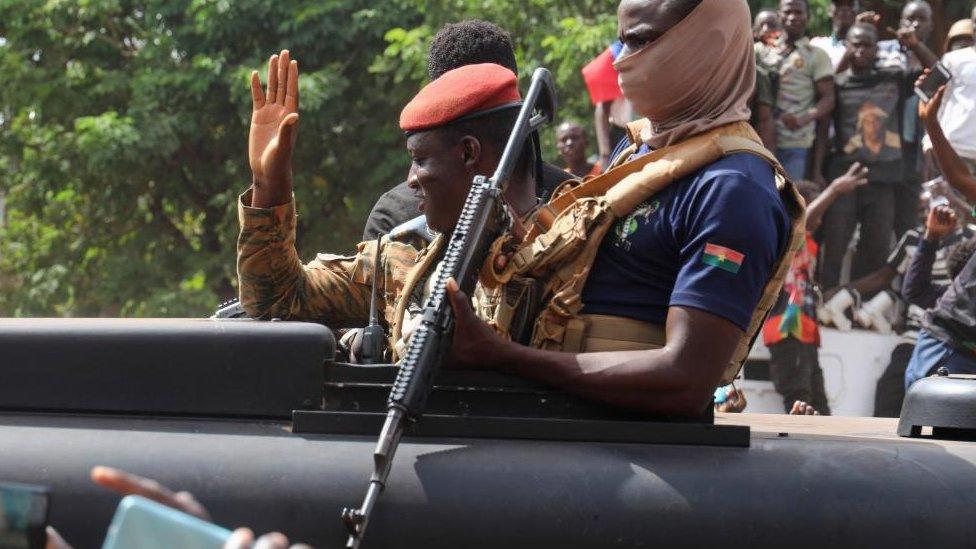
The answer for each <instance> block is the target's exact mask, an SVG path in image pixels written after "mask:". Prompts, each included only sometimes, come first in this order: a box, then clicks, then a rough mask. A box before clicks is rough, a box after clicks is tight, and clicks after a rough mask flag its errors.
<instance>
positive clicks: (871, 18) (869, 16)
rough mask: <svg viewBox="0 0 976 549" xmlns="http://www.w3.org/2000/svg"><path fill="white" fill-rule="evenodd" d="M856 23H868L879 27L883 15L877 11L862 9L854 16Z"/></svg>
mask: <svg viewBox="0 0 976 549" xmlns="http://www.w3.org/2000/svg"><path fill="white" fill-rule="evenodd" d="M854 22H855V23H867V24H868V25H874V26H875V27H877V26H878V25H880V24H881V15H880V14H879V13H878V12H876V11H862V12H861V13H859V14H857V17H855V18H854Z"/></svg>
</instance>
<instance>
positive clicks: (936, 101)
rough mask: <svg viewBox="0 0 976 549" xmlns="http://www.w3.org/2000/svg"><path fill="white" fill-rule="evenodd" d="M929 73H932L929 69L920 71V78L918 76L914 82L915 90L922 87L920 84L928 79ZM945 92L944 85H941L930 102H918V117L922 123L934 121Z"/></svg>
mask: <svg viewBox="0 0 976 549" xmlns="http://www.w3.org/2000/svg"><path fill="white" fill-rule="evenodd" d="M930 72H932V71H931V69H925V70H924V71H922V76H919V77H918V80H916V81H915V87H916V88H918V87H921V86H922V83H923V82H925V79H926V78H927V77H928V75H929V73H930ZM945 90H946V87H945V85H942V86H940V87H939V89H938V90H936V92H935V93H934V94H933V95H932V100H931V101H928V102H924V101H919V102H918V117H919V118H921V119H922V121H923V122H929V121H931V122H934V121H935V120H936V117H937V116H938V115H939V107H941V106H942V97H943V96H944V95H945Z"/></svg>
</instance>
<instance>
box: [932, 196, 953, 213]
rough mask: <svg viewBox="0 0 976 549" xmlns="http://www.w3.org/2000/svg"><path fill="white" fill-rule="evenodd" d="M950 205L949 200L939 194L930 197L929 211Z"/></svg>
mask: <svg viewBox="0 0 976 549" xmlns="http://www.w3.org/2000/svg"><path fill="white" fill-rule="evenodd" d="M948 205H949V199H948V198H946V197H945V196H944V195H941V194H937V195H932V196H930V197H929V211H932V210H934V209H936V208H938V207H939V206H948Z"/></svg>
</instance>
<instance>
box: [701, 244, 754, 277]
mask: <svg viewBox="0 0 976 549" xmlns="http://www.w3.org/2000/svg"><path fill="white" fill-rule="evenodd" d="M745 258H746V256H745V255H743V254H741V253H739V252H737V251H735V250H733V249H731V248H726V247H725V246H719V245H717V244H712V243H711V242H709V243H707V244H705V251H704V252H703V253H702V263H704V264H706V265H711V266H712V267H718V268H719V269H722V270H724V271H728V272H730V273H732V274H736V273H738V272H739V269H740V268H742V260H743V259H745Z"/></svg>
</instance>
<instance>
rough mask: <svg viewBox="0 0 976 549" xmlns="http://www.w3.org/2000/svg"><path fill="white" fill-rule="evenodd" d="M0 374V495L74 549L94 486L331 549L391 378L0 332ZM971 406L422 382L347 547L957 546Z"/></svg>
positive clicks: (31, 324) (178, 331)
mask: <svg viewBox="0 0 976 549" xmlns="http://www.w3.org/2000/svg"><path fill="white" fill-rule="evenodd" d="M0 357H2V361H3V364H2V367H0V406H2V412H0V480H4V481H17V482H26V483H34V484H43V485H47V486H49V487H50V488H51V494H52V497H51V503H52V509H51V516H50V519H51V524H52V525H54V526H55V527H56V528H58V530H59V531H60V532H61V533H62V534H63V535H64V537H65V538H66V539H68V540H69V541H70V542H72V543H73V544H74V545H75V546H76V547H93V546H98V544H100V543H101V539H102V538H103V536H104V535H105V531H106V528H107V526H108V523H109V520H110V518H111V515H112V512H113V510H114V508H115V506H116V504H117V503H118V497H117V496H115V495H113V494H109V493H106V492H105V491H103V490H102V489H100V488H98V487H96V486H94V485H92V484H91V483H90V482H89V481H88V471H89V469H90V468H91V467H92V466H94V465H110V466H115V467H119V468H122V469H125V470H128V471H131V472H134V473H137V474H140V475H145V476H149V477H152V478H155V479H157V480H159V481H161V482H163V483H164V484H167V485H169V486H171V487H173V488H176V489H181V490H189V491H191V492H193V493H194V494H195V495H196V496H197V498H198V499H200V500H201V501H202V502H203V503H204V505H206V506H207V507H208V509H209V510H210V511H211V513H212V515H213V518H214V520H215V522H217V523H219V524H222V525H224V526H227V527H230V528H233V527H236V526H240V525H247V526H249V527H251V528H253V529H254V530H255V531H270V530H280V531H282V532H284V533H286V534H287V535H288V536H289V537H290V538H291V539H292V540H294V541H304V542H307V543H310V544H313V545H315V546H317V547H340V546H342V545H343V544H344V543H345V541H346V537H347V531H346V527H345V526H344V525H343V524H342V522H341V521H340V520H339V515H340V512H341V510H342V509H343V508H344V507H347V506H349V505H350V504H354V503H356V502H358V501H359V500H360V498H361V497H362V493H363V488H364V486H365V484H366V482H367V481H368V479H369V475H370V472H371V471H372V469H373V463H372V452H373V448H374V446H375V443H376V436H377V433H378V432H379V430H380V426H381V423H382V421H383V418H384V415H385V413H384V412H385V401H386V395H387V393H388V391H389V387H390V385H391V384H392V382H393V379H394V371H393V368H392V367H390V366H384V365H378V366H354V365H348V364H343V363H341V362H338V361H337V359H336V354H335V343H334V338H333V335H332V333H331V332H330V331H329V329H328V328H326V327H324V326H321V325H318V324H308V323H295V322H258V321H251V320H202V319H201V320H190V319H187V320H149V319H145V320H137V319H132V320H120V319H5V320H0ZM974 393H976V380H973V379H967V378H956V377H943V378H929V379H926V380H923V381H921V382H919V383H918V384H916V385H915V386H914V387H913V389H912V391H910V393H909V395H908V396H907V398H906V405H905V412H904V414H903V417H902V418H901V421H900V423H899V421H898V420H895V419H890V420H887V419H874V418H845V417H817V416H782V415H775V416H774V415H764V414H728V415H726V414H716V417H715V418H714V420H712V421H699V422H691V423H689V422H677V421H673V420H671V419H670V418H660V417H646V416H639V415H635V414H628V413H623V412H620V411H615V410H611V409H607V408H603V407H601V406H599V405H595V404H593V403H590V402H586V401H583V400H580V399H577V398H575V397H573V396H570V395H566V394H563V393H561V392H559V391H557V390H554V389H552V388H551V387H547V386H543V385H539V384H536V383H532V382H528V381H526V380H522V379H515V378H509V377H505V376H500V375H494V374H491V375H489V374H488V373H485V372H466V371H442V372H439V373H438V375H437V377H436V380H435V389H434V391H433V393H432V394H431V397H430V400H429V405H428V409H427V413H426V415H425V416H423V417H422V418H421V419H420V420H419V421H418V422H416V423H415V424H413V426H412V427H411V429H410V430H409V431H408V432H407V434H406V435H405V436H404V438H403V441H402V443H401V446H400V449H399V452H398V455H397V456H396V459H395V462H394V464H393V469H392V472H391V474H390V478H389V484H388V485H387V486H386V489H385V492H384V494H383V497H382V498H381V499H380V500H379V502H378V504H377V506H376V509H375V512H374V514H373V517H372V519H371V525H370V531H369V533H368V535H367V536H366V537H365V539H364V541H363V544H364V546H365V547H461V546H464V547H650V546H659V547H691V546H694V547H699V546H716V547H730V546H731V547H767V546H783V545H787V544H788V545H793V546H800V547H807V546H815V545H816V546H821V547H822V546H834V547H839V546H843V547H846V546H861V547H881V546H884V547H920V546H940V547H960V546H972V545H973V544H974V543H976V542H974V540H976V521H973V520H971V515H972V512H973V509H976V442H973V437H974V433H976V431H974V429H973V427H974V425H976V406H974ZM899 434H902V435H906V436H899Z"/></svg>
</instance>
